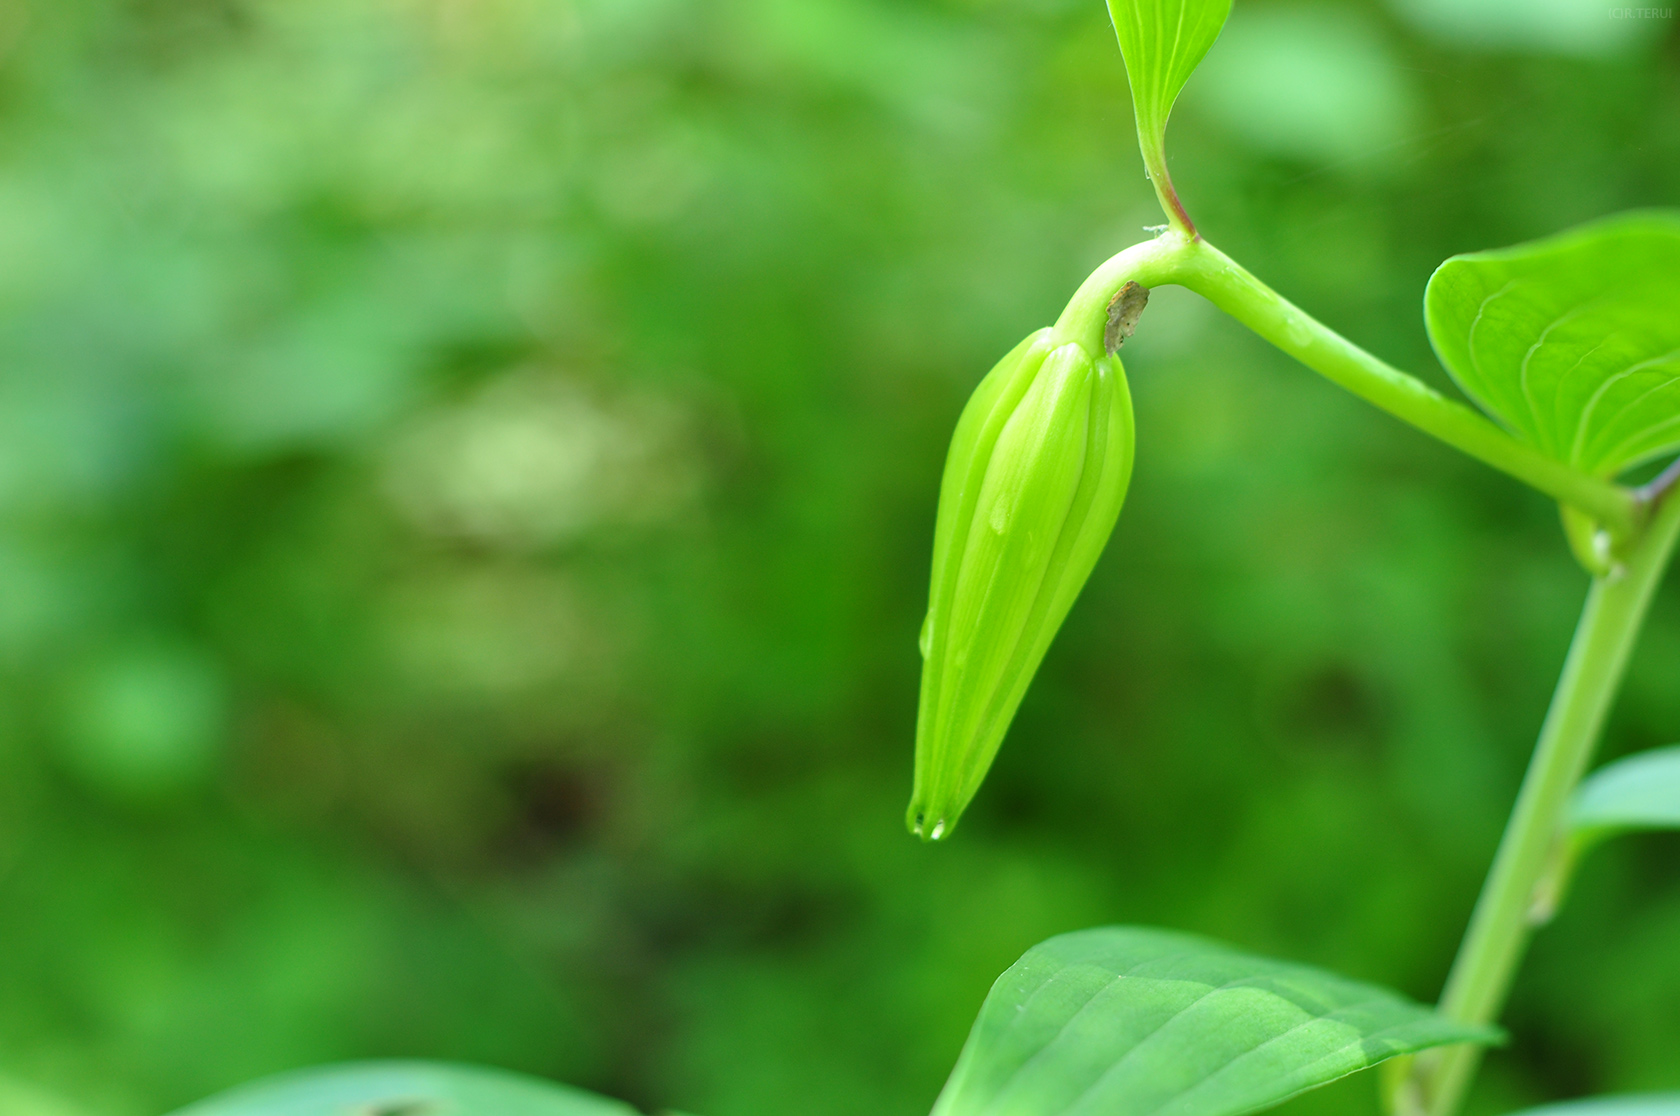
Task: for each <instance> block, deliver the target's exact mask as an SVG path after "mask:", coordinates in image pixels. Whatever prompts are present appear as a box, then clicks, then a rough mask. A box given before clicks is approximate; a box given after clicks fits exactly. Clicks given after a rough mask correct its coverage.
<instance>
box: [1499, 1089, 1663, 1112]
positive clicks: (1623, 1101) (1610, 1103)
mask: <svg viewBox="0 0 1680 1116" xmlns="http://www.w3.org/2000/svg"><path fill="white" fill-rule="evenodd" d="M1517 1116H1680V1093H1623V1094H1620V1095H1616V1096H1606V1097H1587V1098H1586V1099H1585V1100H1578V1101H1565V1102H1563V1103H1561V1104H1547V1105H1542V1106H1541V1107H1539V1108H1529V1109H1525V1110H1524V1111H1522V1112H1520V1113H1517Z"/></svg>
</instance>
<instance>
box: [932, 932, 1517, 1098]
mask: <svg viewBox="0 0 1680 1116" xmlns="http://www.w3.org/2000/svg"><path fill="white" fill-rule="evenodd" d="M1497 1037H1498V1032H1497V1031H1496V1030H1493V1029H1491V1028H1485V1027H1470V1026H1466V1025H1463V1024H1459V1023H1454V1022H1452V1021H1451V1020H1448V1019H1445V1018H1443V1017H1441V1016H1439V1015H1437V1014H1435V1013H1434V1012H1433V1011H1432V1010H1430V1009H1429V1008H1426V1007H1421V1006H1419V1005H1417V1004H1414V1003H1412V1002H1410V1001H1408V1000H1405V999H1403V998H1401V997H1400V996H1399V995H1397V994H1395V993H1393V992H1389V991H1387V990H1385V989H1382V988H1377V987H1374V986H1372V985H1369V984H1361V983H1359V982H1357V981H1352V980H1347V979H1345V978H1343V977H1339V976H1336V975H1335V974H1333V973H1328V972H1325V971H1323V970H1321V969H1315V968H1311V967H1309V966H1306V965H1295V964H1290V963H1287V962H1283V961H1273V960H1269V959H1267V958H1264V957H1255V956H1253V955H1250V954H1246V953H1241V952H1239V951H1237V950H1236V949H1233V948H1231V947H1229V946H1226V945H1221V944H1220V943H1218V942H1213V941H1208V940H1206V939H1204V938H1197V937H1193V936H1191V935H1188V934H1177V933H1171V932H1168V931H1163V930H1151V929H1147V928H1143V927H1131V926H1108V927H1101V928H1098V929H1095V930H1082V931H1079V932H1077V933H1073V934H1063V935H1061V936H1060V937H1056V938H1051V939H1050V940H1049V941H1047V942H1044V943H1042V944H1040V945H1037V946H1034V947H1033V948H1032V949H1030V950H1028V951H1027V953H1026V956H1024V957H1022V958H1021V960H1019V961H1017V962H1016V963H1015V964H1014V965H1013V966H1012V967H1011V968H1010V969H1009V971H1008V972H1006V973H1004V974H1003V976H1001V977H1000V978H998V982H997V983H996V984H995V985H993V986H992V991H991V994H990V995H988V996H987V997H986V1003H985V1005H984V1006H983V1007H982V1008H981V1009H980V1017H979V1018H978V1019H977V1020H976V1021H975V1023H974V1030H973V1031H972V1032H971V1033H970V1034H969V1036H968V1043H967V1045H966V1046H964V1047H963V1052H962V1056H961V1057H960V1058H958V1060H957V1065H956V1068H955V1069H954V1070H952V1072H951V1079H950V1081H948V1082H947V1083H946V1085H945V1090H944V1092H942V1093H941V1094H940V1096H939V1100H938V1102H937V1103H936V1104H935V1105H934V1109H933V1116H1075V1114H1077V1116H1237V1114H1239V1113H1244V1112H1254V1111H1257V1110H1259V1109H1262V1108H1268V1107H1270V1106H1271V1105H1274V1104H1277V1103H1278V1102H1280V1101H1282V1100H1285V1099H1287V1098H1289V1097H1291V1096H1294V1095H1295V1094H1296V1093H1299V1092H1302V1091H1303V1090H1306V1089H1311V1088H1314V1087H1316V1086H1319V1085H1324V1084H1326V1083H1328V1082H1331V1081H1334V1080H1336V1079H1337V1078H1339V1077H1343V1076H1346V1075H1347V1074H1350V1073H1353V1072H1354V1071H1356V1070H1361V1069H1364V1068H1365V1067H1367V1066H1371V1065H1375V1064H1376V1063H1378V1062H1381V1061H1383V1060H1384V1059H1385V1058H1389V1057H1391V1056H1393V1055H1395V1054H1406V1053H1410V1052H1412V1051H1416V1050H1422V1049H1425V1048H1427V1047H1431V1046H1441V1045H1445V1044H1449V1043H1460V1042H1489V1041H1494V1040H1495V1039H1497Z"/></svg>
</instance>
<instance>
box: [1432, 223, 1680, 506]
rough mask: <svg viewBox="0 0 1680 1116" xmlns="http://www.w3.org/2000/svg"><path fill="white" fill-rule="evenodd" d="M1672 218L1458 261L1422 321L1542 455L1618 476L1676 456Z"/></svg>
mask: <svg viewBox="0 0 1680 1116" xmlns="http://www.w3.org/2000/svg"><path fill="white" fill-rule="evenodd" d="M1677 307H1680V214H1675V213H1672V212H1645V213H1630V214H1624V215H1621V216H1618V217H1611V218H1608V219H1606V220H1602V221H1596V222H1593V223H1592V224H1588V225H1583V226H1581V227H1580V228H1577V229H1573V230H1571V231H1569V232H1565V233H1561V234H1559V235H1557V236H1554V237H1550V238H1548V239H1545V240H1539V241H1535V242H1534V243H1532V244H1524V245H1519V246H1517V247H1515V248H1504V249H1500V250H1498V251H1494V252H1475V253H1472V254H1470V255H1466V256H1454V257H1453V258H1452V259H1450V260H1448V261H1447V262H1446V263H1444V264H1442V265H1441V266H1440V268H1439V269H1438V270H1437V271H1436V272H1435V274H1434V276H1433V277H1432V278H1431V279H1430V280H1429V289H1428V291H1427V292H1426V294H1425V295H1424V319H1425V321H1426V322H1427V324H1428V327H1429V337H1430V340H1431V341H1432V342H1433V343H1434V345H1435V351H1436V353H1438V354H1439V355H1440V358H1441V363H1442V364H1444V365H1446V368H1447V371H1448V372H1450V373H1452V376H1453V378H1454V379H1455V380H1457V381H1458V384H1459V386H1460V387H1462V388H1463V389H1464V391H1465V393H1466V394H1467V395H1469V396H1470V397H1471V398H1472V399H1474V400H1475V401H1476V402H1477V403H1478V404H1480V405H1481V406H1482V407H1483V409H1485V410H1486V411H1487V412H1488V413H1489V414H1491V415H1492V416H1493V417H1494V418H1496V419H1498V420H1499V421H1500V422H1502V423H1503V424H1505V426H1507V427H1508V428H1509V429H1510V430H1511V431H1512V432H1513V433H1515V434H1516V435H1517V436H1518V437H1520V438H1522V439H1523V440H1525V441H1527V442H1529V443H1531V444H1532V445H1533V446H1535V447H1536V448H1537V449H1539V450H1540V451H1541V452H1543V453H1545V454H1547V455H1549V456H1551V457H1553V458H1555V459H1557V460H1559V461H1562V462H1564V463H1566V464H1569V465H1572V466H1574V467H1575V468H1577V469H1580V470H1581V471H1582V472H1585V473H1590V474H1593V475H1595V476H1604V477H1609V476H1613V475H1615V474H1617V473H1619V472H1621V471H1622V470H1623V469H1626V468H1627V467H1629V466H1631V465H1634V464H1637V463H1639V462H1641V461H1645V460H1648V459H1650V458H1652V457H1656V456H1659V455H1661V454H1665V453H1670V452H1673V451H1674V450H1676V449H1680V313H1677V312H1676V308H1677Z"/></svg>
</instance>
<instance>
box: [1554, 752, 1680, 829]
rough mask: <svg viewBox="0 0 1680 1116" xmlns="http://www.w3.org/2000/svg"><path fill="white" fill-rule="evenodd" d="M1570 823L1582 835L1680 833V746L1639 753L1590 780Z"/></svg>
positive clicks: (1583, 787) (1579, 793) (1581, 791)
mask: <svg viewBox="0 0 1680 1116" xmlns="http://www.w3.org/2000/svg"><path fill="white" fill-rule="evenodd" d="M1569 820H1570V824H1571V826H1572V827H1573V828H1574V830H1575V831H1576V832H1577V833H1583V834H1604V833H1612V832H1615V831H1616V830H1620V829H1680V744H1676V745H1673V746H1671V747H1668V748H1653V749H1651V750H1650V751H1648V752H1639V753H1637V754H1635V755H1631V756H1628V757H1627V758H1626V759H1620V760H1617V761H1616V762H1615V763H1611V764H1606V765H1605V766H1604V767H1601V768H1599V769H1598V770H1597V771H1595V772H1593V773H1592V774H1591V775H1589V776H1587V778H1586V779H1585V780H1584V781H1583V782H1582V783H1581V786H1580V789H1578V790H1577V791H1576V792H1575V801H1574V803H1573V804H1572V805H1571V807H1570V819H1569Z"/></svg>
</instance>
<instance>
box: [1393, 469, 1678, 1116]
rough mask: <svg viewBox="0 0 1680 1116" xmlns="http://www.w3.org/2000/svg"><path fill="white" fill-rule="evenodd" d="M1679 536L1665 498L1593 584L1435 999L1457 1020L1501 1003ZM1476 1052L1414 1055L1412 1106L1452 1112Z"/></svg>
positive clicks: (1480, 1015) (1494, 1012)
mask: <svg viewBox="0 0 1680 1116" xmlns="http://www.w3.org/2000/svg"><path fill="white" fill-rule="evenodd" d="M1677 537H1680V499H1667V500H1664V501H1663V502H1662V504H1661V505H1659V507H1658V508H1657V510H1656V515H1655V519H1654V520H1653V522H1652V523H1651V526H1650V529H1649V530H1648V531H1647V532H1646V534H1645V536H1644V537H1643V538H1642V539H1641V540H1640V541H1639V543H1638V544H1637V545H1636V546H1635V547H1634V548H1633V550H1632V552H1631V553H1630V554H1629V555H1628V560H1627V564H1626V566H1625V567H1622V568H1619V569H1617V570H1615V571H1613V572H1612V573H1611V574H1609V575H1608V576H1605V577H1600V578H1596V579H1594V581H1593V585H1592V591H1591V592H1590V593H1589V594H1588V596H1587V606H1586V609H1585V611H1584V612H1583V613H1582V615H1581V622H1580V624H1579V626H1578V627H1577V628H1576V631H1575V640H1574V642H1573V643H1572V644H1571V646H1570V648H1569V657H1568V659H1567V660H1566V661H1565V663H1564V667H1563V676H1562V677H1561V678H1559V680H1558V685H1557V691H1556V693H1555V694H1554V695H1553V697H1552V706H1551V709H1550V710H1549V711H1548V712H1547V714H1546V721H1545V724H1544V725H1543V726H1542V727H1541V729H1540V740H1539V743H1538V744H1536V745H1535V749H1534V759H1533V760H1532V762H1531V763H1530V764H1529V768H1528V774H1527V776H1526V777H1525V778H1524V779H1523V785H1522V790H1521V791H1520V792H1519V793H1518V795H1517V803H1516V807H1515V809H1514V810H1513V811H1512V813H1511V820H1510V823H1509V824H1508V825H1507V826H1506V828H1505V836H1504V838H1503V839H1502V840H1501V841H1500V843H1499V852H1498V853H1497V854H1496V855H1495V857H1494V861H1493V867H1492V868H1491V869H1490V870H1489V872H1488V878H1487V883H1486V884H1485V885H1484V886H1483V888H1482V894H1481V896H1480V898H1478V899H1477V900H1476V908H1475V912H1474V913H1473V914H1472V915H1471V917H1470V926H1469V929H1468V930H1466V931H1465V935H1464V942H1463V944H1462V945H1461V946H1460V947H1459V951H1458V957H1457V958H1456V959H1455V960H1454V961H1453V967H1452V971H1451V973H1450V974H1449V975H1448V977H1447V985H1446V990H1445V991H1444V992H1442V994H1441V1005H1440V1009H1441V1011H1442V1013H1443V1014H1445V1015H1447V1016H1450V1017H1451V1018H1453V1019H1457V1020H1462V1021H1464V1022H1468V1023H1489V1022H1492V1021H1493V1020H1494V1019H1495V1018H1496V1017H1497V1016H1498V1014H1499V1011H1500V1008H1501V1007H1502V1006H1503V1005H1504V1002H1505V996H1506V993H1507V992H1508V991H1509V989H1510V985H1511V977H1512V975H1513V973H1514V972H1515V970H1516V966H1517V962H1518V961H1519V960H1520V959H1521V957H1522V952H1523V948H1524V946H1525V945H1526V943H1527V941H1528V936H1529V932H1530V929H1531V924H1530V920H1529V910H1530V907H1531V905H1532V903H1533V900H1534V898H1535V892H1536V888H1537V887H1539V886H1540V885H1541V883H1542V882H1543V880H1544V877H1545V874H1546V870H1547V867H1548V864H1549V861H1550V858H1551V856H1552V853H1553V851H1554V846H1555V843H1556V841H1557V840H1558V838H1559V836H1560V835H1561V833H1562V828H1563V826H1564V825H1565V824H1566V818H1565V811H1567V809H1568V807H1569V798H1570V795H1571V794H1572V793H1573V792H1574V790H1575V785H1576V784H1577V783H1578V782H1580V779H1581V775H1582V774H1583V773H1584V772H1585V770H1586V767H1587V762H1588V760H1589V759H1590V758H1591V756H1592V752H1593V747H1594V745H1595V744H1596V743H1597V741H1598V736H1599V732H1600V730H1601V729H1602V728H1603V725H1604V718H1605V715H1606V714H1607V713H1608V712H1609V709H1610V704H1611V701H1612V700H1613V699H1614V697H1615V694H1616V690H1617V689H1618V687H1619V686H1620V685H1621V680H1622V675H1623V672H1624V671H1625V670H1626V668H1627V661H1628V656H1629V654H1630V653H1631V652H1632V650H1633V645H1634V643H1635V641H1636V640H1637V639H1638V636H1639V629H1640V626H1641V625H1642V624H1643V623H1644V620H1645V613H1646V611H1647V609H1648V608H1649V606H1650V603H1651V597H1652V595H1653V594H1654V593H1655V591H1656V588H1657V585H1658V583H1659V582H1661V580H1662V576H1663V571H1664V570H1665V569H1666V568H1667V566H1668V561H1669V557H1670V555H1671V554H1672V553H1673V550H1674V545H1675V540H1676V538H1677ZM1481 1053H1482V1052H1481V1048H1480V1047H1477V1046H1456V1047H1450V1048H1448V1049H1445V1050H1441V1051H1431V1052H1430V1053H1428V1054H1424V1055H1420V1056H1419V1057H1418V1058H1417V1060H1416V1062H1415V1064H1414V1065H1413V1069H1412V1076H1411V1080H1410V1083H1409V1084H1410V1086H1411V1088H1410V1089H1408V1090H1407V1092H1409V1093H1410V1095H1411V1096H1412V1097H1414V1098H1415V1101H1416V1104H1417V1107H1418V1108H1419V1109H1420V1110H1421V1111H1423V1112H1425V1113H1427V1114H1428V1116H1451V1114H1452V1113H1454V1112H1455V1111H1457V1109H1458V1105H1459V1102H1460V1101H1461V1100H1462V1099H1463V1097H1464V1092H1465V1090H1466V1089H1467V1088H1468V1087H1469V1084H1470V1080H1471V1078H1472V1076H1474V1074H1475V1071H1476V1066H1477V1065H1478V1063H1479V1062H1480V1061H1481ZM1408 1107H1409V1106H1408Z"/></svg>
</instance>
